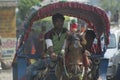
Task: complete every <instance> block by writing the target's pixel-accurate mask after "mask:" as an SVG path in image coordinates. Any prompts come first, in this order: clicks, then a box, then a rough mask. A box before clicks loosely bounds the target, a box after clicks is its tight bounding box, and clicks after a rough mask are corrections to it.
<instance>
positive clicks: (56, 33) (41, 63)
mask: <svg viewBox="0 0 120 80" xmlns="http://www.w3.org/2000/svg"><path fill="white" fill-rule="evenodd" d="M64 20H65V18H64V16H63V15H62V14H60V13H56V14H54V15H53V16H52V21H53V25H54V28H53V29H51V30H50V31H48V32H47V33H46V34H45V42H46V46H47V51H48V53H49V55H50V57H51V59H52V60H55V59H56V58H57V54H58V53H60V52H61V47H62V46H63V43H64V41H65V37H66V32H67V31H68V30H67V29H66V28H63V25H64ZM46 66H47V65H46V62H45V60H44V59H39V60H38V61H37V62H35V63H34V64H32V65H30V66H28V68H27V71H26V80H33V77H34V72H35V71H37V70H41V69H45V68H46Z"/></svg>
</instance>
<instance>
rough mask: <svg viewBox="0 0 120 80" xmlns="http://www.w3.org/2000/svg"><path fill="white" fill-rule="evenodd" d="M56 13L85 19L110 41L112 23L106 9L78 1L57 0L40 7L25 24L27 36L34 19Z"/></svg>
mask: <svg viewBox="0 0 120 80" xmlns="http://www.w3.org/2000/svg"><path fill="white" fill-rule="evenodd" d="M55 13H61V14H63V15H65V16H71V17H76V18H80V19H83V20H84V21H86V22H87V23H88V24H89V28H92V29H93V30H94V31H95V32H96V33H97V35H98V37H100V36H101V35H102V34H103V33H104V35H105V37H106V44H108V43H109V32H110V23H109V19H108V17H107V15H106V13H105V11H104V10H103V9H101V8H98V7H95V6H92V5H88V4H83V3H78V2H57V3H53V4H49V5H46V6H44V7H41V8H39V10H37V11H35V12H34V13H32V15H31V16H30V17H29V18H28V21H27V22H26V24H27V25H25V26H24V27H25V29H26V31H25V36H24V40H25V39H26V38H27V36H28V34H29V32H30V30H31V27H32V24H33V22H34V21H37V20H40V19H43V18H46V17H49V16H52V15H53V14H55Z"/></svg>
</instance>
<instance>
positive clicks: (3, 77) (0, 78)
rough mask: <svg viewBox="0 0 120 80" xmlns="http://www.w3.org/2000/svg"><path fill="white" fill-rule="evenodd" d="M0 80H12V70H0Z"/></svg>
mask: <svg viewBox="0 0 120 80" xmlns="http://www.w3.org/2000/svg"><path fill="white" fill-rule="evenodd" d="M0 80H13V75H12V69H7V70H0Z"/></svg>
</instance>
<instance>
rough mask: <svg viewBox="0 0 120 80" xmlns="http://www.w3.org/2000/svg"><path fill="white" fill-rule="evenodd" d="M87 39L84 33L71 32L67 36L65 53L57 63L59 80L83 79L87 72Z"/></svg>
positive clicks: (56, 72)
mask: <svg viewBox="0 0 120 80" xmlns="http://www.w3.org/2000/svg"><path fill="white" fill-rule="evenodd" d="M86 43H87V42H86V40H85V36H84V35H80V34H79V33H70V34H68V35H67V38H66V47H65V53H64V54H62V59H60V60H59V61H58V63H57V66H56V69H55V74H56V76H57V78H58V80H83V76H84V74H85V66H84V63H83V62H84V61H83V60H84V57H83V55H84V53H85V47H84V46H85V45H86Z"/></svg>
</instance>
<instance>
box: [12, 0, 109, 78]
mask: <svg viewBox="0 0 120 80" xmlns="http://www.w3.org/2000/svg"><path fill="white" fill-rule="evenodd" d="M55 13H61V14H63V15H65V16H69V17H76V18H78V19H82V20H83V21H85V22H86V23H87V24H88V28H90V29H92V30H93V31H94V32H95V34H96V40H97V44H96V47H95V48H97V49H96V50H97V51H96V53H91V57H90V58H91V61H92V70H91V71H93V72H92V74H91V75H92V77H93V78H92V79H88V80H97V79H98V78H101V79H102V80H106V72H107V65H108V60H107V59H105V58H103V55H104V52H105V49H106V48H105V47H106V46H107V45H108V44H109V30H110V23H109V20H108V17H107V15H106V13H105V11H104V10H103V9H101V8H98V7H95V6H92V5H88V4H83V3H78V2H56V3H52V4H48V5H46V6H43V7H40V8H39V9H38V10H35V11H34V12H32V13H31V14H30V15H29V17H28V19H27V20H26V22H25V23H24V32H23V33H22V34H21V37H20V39H19V41H18V42H17V43H19V46H17V49H16V55H15V58H14V60H13V80H25V73H26V68H27V67H28V66H29V64H28V59H38V58H39V57H40V55H39V54H32V53H29V54H26V53H25V52H24V51H23V49H24V47H25V44H26V42H27V39H28V36H29V34H30V32H31V31H32V25H33V23H34V22H35V21H38V20H41V19H43V18H46V17H49V16H52V15H53V14H55ZM102 41H104V44H103V43H102ZM47 61H48V63H50V59H48V60H47ZM47 77H48V78H46V79H36V80H57V78H56V76H55V73H54V70H50V71H49V74H48V75H47Z"/></svg>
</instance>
